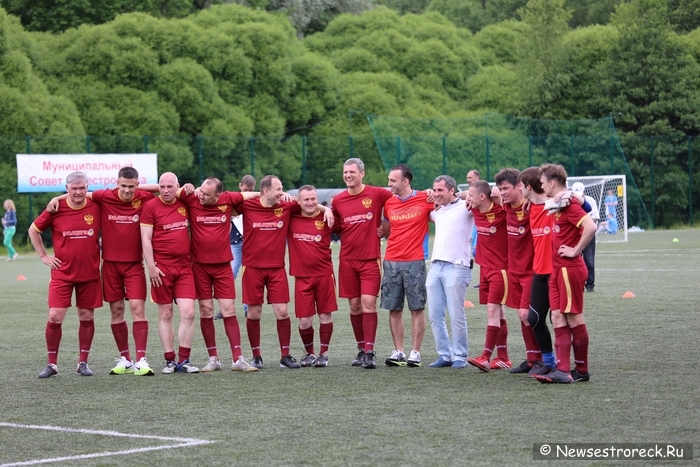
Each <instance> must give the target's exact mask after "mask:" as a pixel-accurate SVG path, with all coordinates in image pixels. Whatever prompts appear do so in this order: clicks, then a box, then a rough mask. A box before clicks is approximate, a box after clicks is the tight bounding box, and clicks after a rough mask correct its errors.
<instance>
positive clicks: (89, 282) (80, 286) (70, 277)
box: [28, 172, 102, 378]
mask: <svg viewBox="0 0 700 467" xmlns="http://www.w3.org/2000/svg"><path fill="white" fill-rule="evenodd" d="M87 187H88V184H87V176H86V175H85V174H84V173H82V172H73V173H71V174H70V175H68V177H66V191H67V192H68V196H67V198H66V199H64V200H61V201H60V205H61V207H62V208H63V209H60V211H59V212H57V213H55V214H51V213H49V211H48V210H44V212H42V213H41V215H40V216H39V217H38V218H37V219H36V220H35V221H34V222H33V223H32V225H31V226H30V227H29V232H28V233H29V238H30V240H31V242H32V246H33V247H34V250H36V252H37V254H38V255H39V258H40V259H41V262H42V263H44V264H45V265H47V266H48V267H50V268H51V281H50V282H49V297H48V305H49V319H48V322H47V323H46V350H47V353H48V365H46V368H45V369H44V370H43V371H42V372H41V373H39V378H49V377H51V376H54V375H56V374H57V373H58V366H57V363H58V348H59V345H60V343H61V336H62V330H61V325H62V323H63V319H64V318H65V316H66V312H67V311H68V308H69V307H70V306H71V296H72V295H73V289H75V301H76V306H77V307H78V319H79V320H80V327H79V330H78V345H79V347H80V354H79V357H78V373H80V374H81V375H83V376H92V374H93V372H92V370H91V369H90V367H88V364H87V361H88V355H89V353H90V347H91V346H92V338H93V336H94V335H95V322H94V320H93V319H94V315H95V308H99V307H101V306H102V293H101V291H100V247H99V242H98V238H99V235H98V234H99V231H100V219H101V213H100V207H99V206H98V205H97V204H96V203H94V202H92V200H89V199H87V197H86V193H87ZM49 227H51V230H52V231H51V238H52V240H53V247H54V256H49V255H48V254H47V253H46V250H45V249H44V245H43V242H42V239H41V232H43V231H44V230H46V229H47V228H49Z"/></svg>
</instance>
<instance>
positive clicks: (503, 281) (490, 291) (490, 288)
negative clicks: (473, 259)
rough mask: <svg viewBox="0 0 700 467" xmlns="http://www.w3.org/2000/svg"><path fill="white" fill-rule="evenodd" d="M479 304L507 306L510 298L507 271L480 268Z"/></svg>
mask: <svg viewBox="0 0 700 467" xmlns="http://www.w3.org/2000/svg"><path fill="white" fill-rule="evenodd" d="M479 274H480V276H481V277H480V279H479V303H480V304H481V305H486V304H488V303H497V304H499V305H505V303H506V298H507V297H508V274H507V273H506V270H505V269H490V268H485V267H481V268H479ZM528 306H529V305H528Z"/></svg>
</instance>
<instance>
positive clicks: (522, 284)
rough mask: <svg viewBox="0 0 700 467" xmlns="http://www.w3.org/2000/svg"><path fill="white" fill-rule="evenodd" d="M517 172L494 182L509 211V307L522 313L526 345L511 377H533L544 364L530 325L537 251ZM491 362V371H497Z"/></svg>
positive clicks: (503, 173) (504, 171)
mask: <svg viewBox="0 0 700 467" xmlns="http://www.w3.org/2000/svg"><path fill="white" fill-rule="evenodd" d="M519 175H520V171H519V170H517V169H502V170H500V171H499V172H498V173H497V174H496V176H495V178H494V180H495V182H496V186H497V187H498V189H499V193H500V195H501V199H502V200H503V208H504V209H505V211H506V225H507V229H508V297H507V298H506V305H507V306H508V307H510V308H513V309H515V310H517V311H518V317H519V318H520V331H521V333H522V335H523V341H524V342H525V357H526V358H525V361H524V362H522V363H521V364H520V365H518V366H517V367H514V368H511V369H510V372H511V373H529V372H530V369H531V368H532V366H533V365H534V364H535V362H538V361H542V352H540V348H539V346H538V345H537V339H536V338H535V334H534V332H533V331H532V328H531V327H530V324H529V323H528V320H527V317H528V314H529V311H530V291H531V289H532V278H533V270H532V262H533V258H534V255H535V248H534V244H533V242H532V232H531V231H530V218H529V217H530V216H529V211H528V210H527V209H526V207H525V201H526V200H525V197H524V196H523V192H522V189H521V187H520V186H518V176H519ZM493 363H494V362H491V369H492V370H493V369H495V368H494V365H493Z"/></svg>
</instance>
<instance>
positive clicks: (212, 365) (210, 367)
mask: <svg viewBox="0 0 700 467" xmlns="http://www.w3.org/2000/svg"><path fill="white" fill-rule="evenodd" d="M219 370H221V362H220V361H219V358H218V357H209V363H207V364H206V365H204V368H202V371H203V372H204V373H209V372H210V371H219Z"/></svg>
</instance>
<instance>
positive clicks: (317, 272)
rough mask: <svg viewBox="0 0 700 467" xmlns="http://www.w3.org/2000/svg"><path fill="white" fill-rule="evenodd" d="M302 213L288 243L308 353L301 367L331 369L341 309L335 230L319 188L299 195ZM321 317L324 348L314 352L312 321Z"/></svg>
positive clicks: (297, 310)
mask: <svg viewBox="0 0 700 467" xmlns="http://www.w3.org/2000/svg"><path fill="white" fill-rule="evenodd" d="M297 197H298V201H299V205H300V206H301V212H300V213H299V214H293V215H292V218H291V221H290V224H289V232H288V234H287V244H288V245H289V273H290V275H292V276H294V312H295V315H296V317H297V318H298V319H299V336H300V337H301V341H302V343H303V344H304V349H305V351H306V353H305V355H304V357H302V359H301V362H300V363H301V366H302V367H309V366H314V367H326V366H328V348H329V346H330V342H331V336H332V335H333V316H332V315H331V313H333V312H334V311H337V310H338V301H337V300H336V298H335V276H334V274H333V262H332V260H331V249H330V244H331V237H332V234H333V230H332V228H331V227H330V226H329V225H328V223H326V221H325V219H324V217H323V214H322V212H321V210H320V209H319V207H318V196H317V194H316V188H314V187H313V186H311V185H304V186H302V187H301V188H299V193H298V195H297ZM316 314H318V318H319V321H320V326H319V337H320V339H321V345H320V347H319V353H318V357H316V355H315V352H314V328H313V319H314V316H315V315H316Z"/></svg>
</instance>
